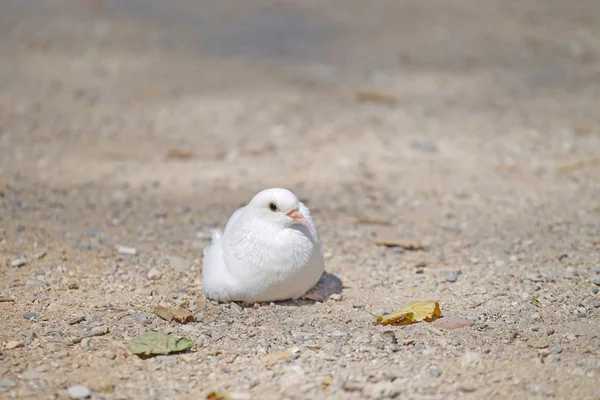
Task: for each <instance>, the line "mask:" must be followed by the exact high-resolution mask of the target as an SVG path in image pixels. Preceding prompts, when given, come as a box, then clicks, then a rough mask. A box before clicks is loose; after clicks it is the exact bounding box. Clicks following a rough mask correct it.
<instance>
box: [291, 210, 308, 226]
mask: <svg viewBox="0 0 600 400" xmlns="http://www.w3.org/2000/svg"><path fill="white" fill-rule="evenodd" d="M287 216H288V217H290V218H291V219H293V220H294V221H295V222H296V223H297V224H301V225H304V226H305V227H307V228H309V229H310V225H309V224H308V221H307V220H306V218H304V215H302V213H301V212H300V211H298V210H294V211H290V212H289V213H287Z"/></svg>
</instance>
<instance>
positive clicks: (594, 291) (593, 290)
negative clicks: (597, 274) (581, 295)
mask: <svg viewBox="0 0 600 400" xmlns="http://www.w3.org/2000/svg"><path fill="white" fill-rule="evenodd" d="M598 292H600V289H598V288H597V287H595V288H592V293H594V294H598Z"/></svg>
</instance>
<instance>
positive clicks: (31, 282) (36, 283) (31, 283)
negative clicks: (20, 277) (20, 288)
mask: <svg viewBox="0 0 600 400" xmlns="http://www.w3.org/2000/svg"><path fill="white" fill-rule="evenodd" d="M25 286H46V282H44V281H40V280H39V279H27V280H26V281H25Z"/></svg>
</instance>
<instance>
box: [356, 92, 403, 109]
mask: <svg viewBox="0 0 600 400" xmlns="http://www.w3.org/2000/svg"><path fill="white" fill-rule="evenodd" d="M356 100H358V101H359V102H361V103H382V104H387V105H390V106H392V105H395V104H396V103H397V102H398V98H397V97H396V96H394V95H393V94H389V93H384V92H378V91H374V90H363V91H360V92H358V93H356Z"/></svg>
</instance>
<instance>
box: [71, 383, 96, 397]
mask: <svg viewBox="0 0 600 400" xmlns="http://www.w3.org/2000/svg"><path fill="white" fill-rule="evenodd" d="M67 391H68V393H69V397H70V398H72V399H86V398H88V397H90V396H91V395H92V391H91V390H90V389H89V388H88V387H86V386H83V385H73V386H70V387H69V389H67Z"/></svg>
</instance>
